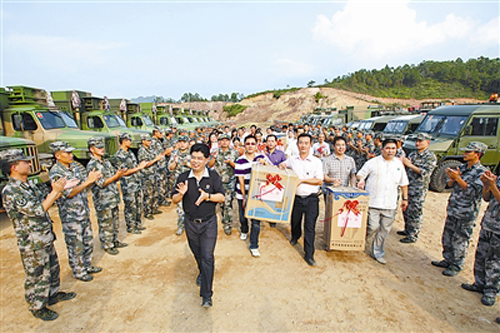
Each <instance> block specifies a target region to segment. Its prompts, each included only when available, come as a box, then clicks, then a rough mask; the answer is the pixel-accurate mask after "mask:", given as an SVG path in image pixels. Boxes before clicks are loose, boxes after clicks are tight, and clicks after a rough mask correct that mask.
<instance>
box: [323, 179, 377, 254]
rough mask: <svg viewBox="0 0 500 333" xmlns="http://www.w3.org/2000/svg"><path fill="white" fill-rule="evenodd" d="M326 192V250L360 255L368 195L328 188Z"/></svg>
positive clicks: (360, 192) (363, 241)
mask: <svg viewBox="0 0 500 333" xmlns="http://www.w3.org/2000/svg"><path fill="white" fill-rule="evenodd" d="M326 192H327V196H326V203H325V209H326V211H325V232H324V237H325V243H326V249H327V250H328V251H329V250H340V251H363V250H364V249H365V237H366V223H367V218H368V202H369V199H370V196H369V195H368V192H366V191H364V190H360V189H357V188H353V187H328V188H327V189H326Z"/></svg>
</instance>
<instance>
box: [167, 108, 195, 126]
mask: <svg viewBox="0 0 500 333" xmlns="http://www.w3.org/2000/svg"><path fill="white" fill-rule="evenodd" d="M172 112H173V114H174V118H175V120H176V121H177V124H179V128H183V129H186V130H188V131H191V130H194V129H195V128H196V127H199V124H198V123H196V122H195V121H194V119H192V118H191V117H190V115H189V114H186V112H188V109H186V110H183V109H182V108H173V109H172Z"/></svg>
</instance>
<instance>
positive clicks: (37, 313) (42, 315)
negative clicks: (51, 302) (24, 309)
mask: <svg viewBox="0 0 500 333" xmlns="http://www.w3.org/2000/svg"><path fill="white" fill-rule="evenodd" d="M31 313H32V314H33V316H34V317H35V318H39V319H41V320H43V321H51V320H55V319H57V317H59V315H58V314H57V312H55V311H52V310H50V309H47V308H46V307H43V308H41V309H40V310H34V311H31Z"/></svg>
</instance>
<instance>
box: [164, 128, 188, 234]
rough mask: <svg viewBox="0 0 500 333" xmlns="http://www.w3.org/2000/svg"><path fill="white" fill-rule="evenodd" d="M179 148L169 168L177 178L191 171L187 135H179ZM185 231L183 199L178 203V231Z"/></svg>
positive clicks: (178, 232)
mask: <svg viewBox="0 0 500 333" xmlns="http://www.w3.org/2000/svg"><path fill="white" fill-rule="evenodd" d="M178 144H179V149H177V150H174V151H173V153H172V157H171V158H170V163H169V166H168V168H169V169H170V171H171V172H172V177H173V179H177V177H179V175H180V174H181V173H183V172H186V171H189V170H190V168H191V155H190V154H189V143H188V138H187V136H184V135H182V136H179V139H178ZM183 232H184V210H183V209H182V201H181V202H179V203H178V204H177V232H176V235H177V236H180V235H182V233H183Z"/></svg>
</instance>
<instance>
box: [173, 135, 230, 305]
mask: <svg viewBox="0 0 500 333" xmlns="http://www.w3.org/2000/svg"><path fill="white" fill-rule="evenodd" d="M190 154H191V170H190V171H186V172H184V173H181V174H180V175H179V177H178V178H177V182H176V184H175V188H174V190H173V192H172V201H173V202H174V204H177V203H179V202H180V201H181V200H182V207H183V209H184V214H185V228H186V235H187V238H188V243H189V247H190V248H191V251H192V252H193V255H194V257H195V259H196V263H197V264H198V269H199V270H200V274H199V275H198V278H197V279H196V284H197V285H201V288H200V296H201V297H203V302H202V304H201V306H203V307H205V308H209V307H211V306H212V294H213V292H212V284H213V278H214V262H215V259H214V249H215V241H216V240H217V216H216V215H215V206H216V205H217V203H222V202H224V188H223V187H222V181H221V179H220V176H219V174H218V173H217V172H216V171H213V170H208V169H207V168H206V164H207V163H208V160H209V156H210V149H209V148H208V146H207V145H205V144H203V143H196V144H194V145H193V146H192V147H191V151H190Z"/></svg>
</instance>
